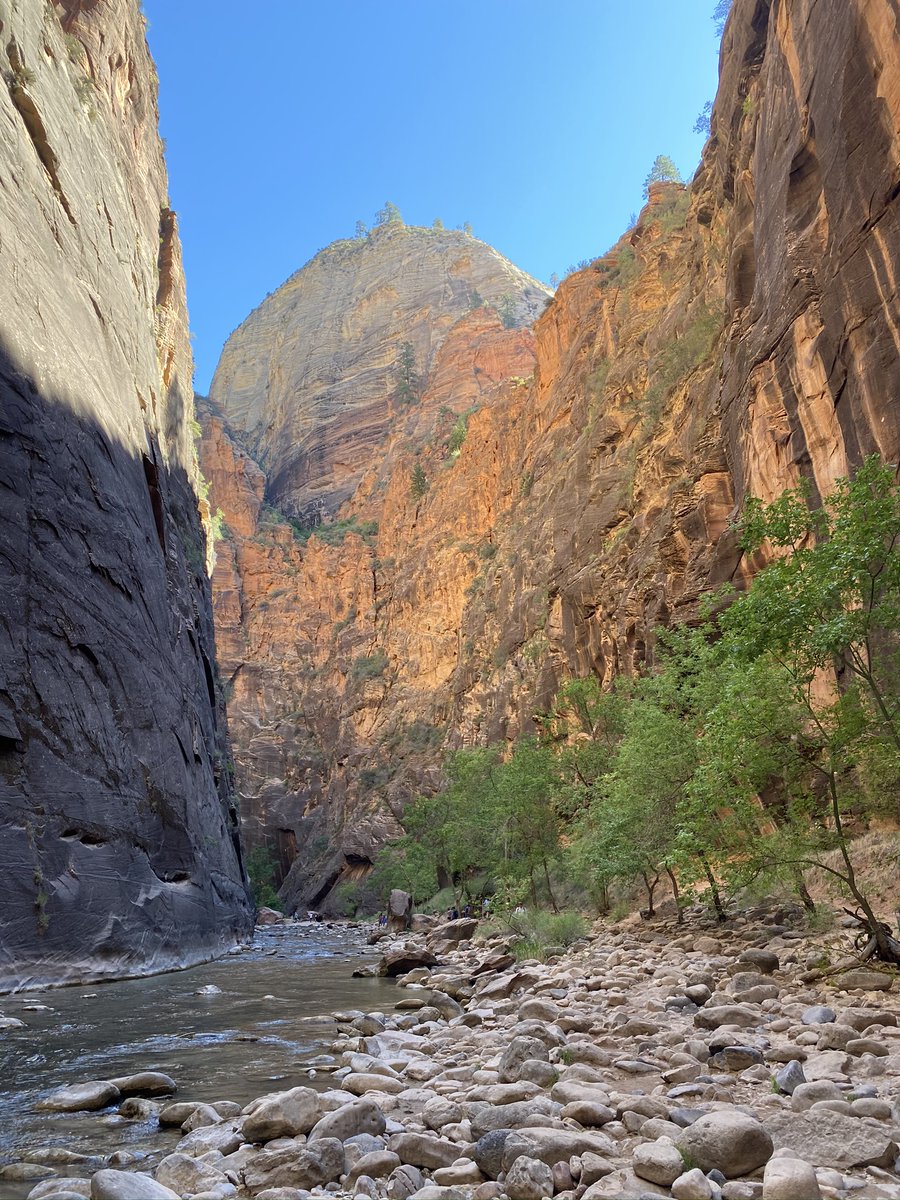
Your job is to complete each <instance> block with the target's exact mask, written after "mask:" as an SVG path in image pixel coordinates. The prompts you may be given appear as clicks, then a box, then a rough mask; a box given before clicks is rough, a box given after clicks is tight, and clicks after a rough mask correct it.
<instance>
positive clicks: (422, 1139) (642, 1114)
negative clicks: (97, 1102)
mask: <svg viewBox="0 0 900 1200" xmlns="http://www.w3.org/2000/svg"><path fill="white" fill-rule="evenodd" d="M455 924H456V925H457V930H456V931H453V930H451V931H450V932H449V933H448V928H447V927H446V926H444V927H442V928H438V929H436V930H434V931H432V932H431V933H429V934H427V935H424V934H423V935H416V936H411V937H407V938H401V939H394V941H393V943H392V954H391V955H389V956H388V958H389V959H391V960H392V961H394V962H397V963H399V962H400V961H401V960H400V958H399V957H398V956H397V955H396V953H395V952H396V951H397V950H399V948H400V946H401V944H403V945H405V946H406V947H407V961H408V962H413V961H415V959H416V956H419V958H420V959H421V961H422V964H423V965H420V966H417V967H415V968H414V969H412V970H411V971H408V972H407V973H406V974H405V975H404V976H401V977H400V978H399V979H398V983H399V985H400V986H399V989H398V990H397V992H396V993H395V999H396V1001H397V1004H396V1010H395V1011H394V1012H393V1013H389V1012H386V1011H385V1010H384V1008H383V1007H382V1008H381V1009H372V1010H369V1011H363V1010H362V1009H358V1010H356V1011H346V1010H345V1011H343V1012H337V1013H336V1014H335V1024H336V1027H337V1029H338V1036H337V1038H336V1039H335V1040H334V1041H333V1043H332V1044H331V1055H332V1058H333V1062H332V1063H330V1064H329V1063H325V1062H323V1064H322V1066H321V1067H320V1068H319V1069H318V1074H317V1076H316V1078H315V1080H310V1079H309V1078H307V1077H306V1076H305V1075H304V1074H303V1073H302V1071H300V1070H296V1069H295V1070H293V1071H285V1072H284V1078H283V1080H282V1081H280V1083H279V1086H278V1087H277V1088H270V1089H268V1092H267V1094H265V1095H260V1096H258V1097H257V1098H256V1099H254V1100H253V1101H251V1102H250V1103H249V1104H238V1102H237V1099H236V1098H235V1097H234V1095H233V1093H232V1092H229V1091H228V1090H227V1089H223V1090H222V1092H221V1094H219V1095H218V1096H217V1097H215V1099H214V1102H213V1103H212V1104H210V1103H208V1102H207V1103H204V1104H200V1103H199V1099H200V1097H199V1096H197V1095H192V1094H190V1092H188V1091H186V1090H184V1089H181V1090H179V1093H178V1096H177V1100H178V1104H177V1106H176V1105H174V1104H173V1102H172V1101H171V1100H170V1098H168V1097H161V1098H156V1099H154V1098H149V1099H144V1100H143V1101H140V1102H139V1098H136V1099H133V1100H129V1099H128V1098H127V1097H125V1098H124V1100H123V1099H122V1098H120V1099H119V1100H118V1101H117V1107H118V1109H119V1111H120V1113H121V1110H122V1108H123V1107H124V1108H125V1111H126V1112H127V1111H137V1110H139V1111H140V1112H141V1119H142V1120H144V1121H146V1122H148V1123H155V1124H156V1127H157V1129H158V1130H159V1133H158V1137H159V1144H158V1147H157V1150H156V1152H155V1153H154V1154H153V1155H152V1156H151V1157H150V1158H147V1159H145V1160H144V1161H143V1162H142V1163H141V1162H138V1163H135V1162H122V1161H120V1160H116V1161H113V1160H114V1159H116V1156H115V1155H113V1156H112V1159H108V1160H107V1161H106V1162H105V1163H104V1168H105V1169H102V1170H100V1171H97V1169H96V1167H97V1164H96V1161H95V1162H91V1163H83V1164H79V1163H77V1162H72V1163H69V1164H62V1165H56V1164H55V1169H56V1170H57V1172H58V1174H59V1173H60V1172H63V1170H64V1173H65V1174H68V1172H69V1171H71V1176H72V1177H77V1182H76V1183H72V1184H69V1185H67V1186H69V1187H71V1188H73V1189H74V1194H76V1195H84V1196H86V1195H90V1196H93V1197H94V1198H95V1200H118V1198H121V1200H132V1197H134V1196H136V1195H137V1192H136V1191H135V1190H134V1189H135V1187H136V1186H137V1185H138V1183H139V1184H140V1187H141V1188H142V1189H144V1190H143V1192H142V1194H143V1195H146V1196H148V1197H151V1196H158V1197H160V1198H163V1197H172V1196H189V1195H195V1196H202V1197H203V1198H204V1200H214V1198H217V1200H226V1198H227V1197H229V1196H235V1197H245V1196H258V1197H260V1198H261V1200H304V1198H305V1197H306V1196H308V1195H309V1194H310V1193H311V1192H312V1191H313V1190H315V1191H317V1192H320V1191H322V1190H323V1189H324V1190H325V1191H328V1192H334V1193H337V1192H342V1193H343V1192H346V1193H350V1194H356V1195H364V1196H369V1197H382V1196H384V1197H390V1200H406V1197H410V1196H415V1197H417V1198H418V1200H493V1198H494V1197H499V1196H504V1195H505V1196H509V1197H510V1200H540V1197H543V1196H551V1195H555V1196H558V1197H560V1198H561V1200H606V1198H609V1200H612V1198H614V1197H635V1198H636V1197H649V1196H656V1197H669V1196H672V1197H676V1200H718V1198H719V1197H722V1200H807V1198H809V1200H815V1198H816V1197H821V1198H822V1200H839V1198H841V1197H845V1196H846V1197H849V1196H854V1197H859V1200H900V1176H898V1174H897V1157H898V1144H900V1027H898V1016H900V1008H898V997H897V994H896V993H897V989H898V987H900V985H898V984H897V982H896V980H895V978H894V976H893V975H892V974H891V973H890V972H887V971H873V970H871V969H870V968H869V967H866V968H863V969H862V970H861V971H858V972H855V973H854V972H853V971H846V972H843V973H839V974H836V975H831V976H826V977H824V978H816V977H814V976H815V975H816V974H817V972H818V971H819V970H820V969H821V967H822V966H823V963H822V954H823V949H822V946H821V944H820V942H819V941H818V940H817V939H815V938H813V937H811V936H810V935H807V934H805V933H803V932H802V931H801V930H799V929H795V928H792V927H791V926H790V924H789V922H788V921H782V919H781V916H780V914H777V913H775V914H772V915H769V916H768V917H760V916H756V917H754V918H753V919H751V918H748V917H738V918H735V919H734V920H732V921H730V922H729V923H728V924H727V925H725V926H724V927H723V926H706V925H703V924H694V925H693V926H691V927H689V928H685V927H678V926H675V925H671V926H664V925H656V926H653V925H642V924H638V923H632V924H631V925H630V926H629V927H625V928H615V927H613V928H600V929H599V930H597V931H596V933H595V936H593V937H591V938H589V939H585V940H584V941H583V943H581V944H579V945H577V946H575V947H573V948H572V950H571V951H570V952H569V953H567V954H565V955H562V956H559V957H557V958H555V959H552V960H550V961H549V962H547V963H539V962H536V961H532V962H526V963H516V962H515V961H514V960H513V959H512V956H510V955H508V954H506V953H504V947H503V945H502V944H501V943H500V942H495V943H493V944H491V943H488V944H485V945H476V944H474V943H472V942H469V941H461V942H459V943H456V948H455V949H449V948H448V946H452V945H454V944H455V943H454V936H455V934H456V933H460V934H461V933H462V932H463V930H462V929H460V928H459V927H460V926H464V925H467V924H468V925H471V923H466V922H458V923H455ZM469 932H471V930H469ZM437 947H440V953H439V954H436V953H434V949H435V948H437ZM430 957H434V958H439V959H440V961H439V962H436V963H435V964H434V965H431V966H430V967H429V965H427V964H428V962H429V958H430ZM372 982H376V981H372ZM178 1082H180V1081H178ZM182 1096H183V1097H184V1100H182ZM211 1098H212V1097H208V1098H207V1099H211ZM107 1104H109V1101H107ZM106 1112H107V1114H108V1115H109V1116H111V1115H112V1114H113V1113H114V1112H115V1107H107V1109H106ZM91 1119H96V1118H91V1117H90V1116H88V1115H80V1116H78V1117H75V1116H70V1117H68V1120H70V1121H73V1122H74V1121H76V1120H84V1121H87V1120H91ZM118 1120H120V1121H122V1122H126V1121H127V1120H128V1118H126V1117H122V1116H121V1115H119V1116H118ZM123 1128H124V1125H123ZM28 1157H30V1158H33V1156H28ZM24 1159H25V1156H23V1161H24ZM110 1167H112V1170H110ZM123 1167H124V1168H126V1169H125V1170H123V1169H122V1168H123ZM136 1167H137V1168H140V1169H142V1170H143V1171H144V1172H146V1176H145V1178H144V1179H142V1180H140V1181H138V1180H137V1179H136V1178H135V1177H134V1175H129V1170H134V1169H135V1168H136ZM45 1169H46V1168H45ZM151 1173H152V1175H153V1176H154V1178H153V1179H150V1177H149V1176H150V1174H151ZM60 1186H61V1184H60V1181H59V1179H55V1180H47V1182H46V1183H42V1184H39V1185H38V1188H36V1189H35V1190H34V1191H33V1192H32V1193H31V1195H32V1197H33V1200H39V1197H42V1196H49V1195H52V1194H54V1193H53V1188H54V1187H56V1188H57V1191H56V1193H55V1194H56V1195H57V1196H60V1195H61V1194H62V1193H61V1192H60V1191H59V1188H60ZM164 1189H168V1190H164ZM66 1200H70V1198H69V1197H67V1198H66Z"/></svg>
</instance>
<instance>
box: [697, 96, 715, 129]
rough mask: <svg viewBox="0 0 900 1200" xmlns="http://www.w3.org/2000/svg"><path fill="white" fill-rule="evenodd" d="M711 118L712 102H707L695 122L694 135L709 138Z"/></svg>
mask: <svg viewBox="0 0 900 1200" xmlns="http://www.w3.org/2000/svg"><path fill="white" fill-rule="evenodd" d="M711 118H712V100H707V102H706V103H705V104H704V105H703V107H702V108H701V110H700V112H699V114H698V116H697V120H696V121H695V122H694V133H701V134H703V136H704V137H709V134H710V120H711Z"/></svg>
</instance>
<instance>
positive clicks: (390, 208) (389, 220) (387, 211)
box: [375, 200, 403, 225]
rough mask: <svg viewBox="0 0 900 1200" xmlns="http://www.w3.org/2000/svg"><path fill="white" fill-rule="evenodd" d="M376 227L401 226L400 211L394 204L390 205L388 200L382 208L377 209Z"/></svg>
mask: <svg viewBox="0 0 900 1200" xmlns="http://www.w3.org/2000/svg"><path fill="white" fill-rule="evenodd" d="M375 224H376V225H402V224H403V218H402V217H401V215H400V209H399V208H398V207H397V205H396V204H391V202H390V200H385V202H384V208H379V210H378V212H377V213H376V214H375Z"/></svg>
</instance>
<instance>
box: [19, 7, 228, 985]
mask: <svg viewBox="0 0 900 1200" xmlns="http://www.w3.org/2000/svg"><path fill="white" fill-rule="evenodd" d="M0 45H2V51H0V60H2V62H0V66H2V77H3V82H2V85H0V127H2V136H0V145H2V147H3V149H2V160H0V182H2V186H0V435H2V436H0V488H2V493H3V499H2V518H0V574H2V582H0V645H2V655H0V824H2V828H3V837H2V839H0V874H2V878H3V898H2V900H0V929H2V932H0V988H8V987H16V986H27V985H29V984H38V983H48V982H49V983H55V982H62V981H66V980H73V979H86V978H99V977H103V976H120V975H125V974H141V973H146V972H151V971H156V970H163V969H168V968H171V967H173V966H178V965H181V964H184V963H187V962H193V961H198V960H201V959H205V958H208V957H210V956H211V955H213V954H216V953H220V952H221V951H222V950H223V949H225V948H226V947H227V946H229V945H232V944H234V943H235V942H236V941H237V940H239V939H240V938H242V937H243V936H244V935H245V934H246V932H247V930H248V928H249V924H250V906H249V902H248V898H247V894H246V890H245V884H244V878H243V872H242V868H241V865H240V854H239V849H238V845H237V822H236V812H235V806H234V803H233V800H232V788H231V782H230V777H229V776H230V772H229V770H228V755H227V742H226V737H225V725H224V708H223V706H222V704H221V703H220V701H219V699H218V697H217V694H216V667H215V647H214V638H213V626H212V615H211V604H210V591H209V582H208V578H207V575H206V569H205V560H206V540H205V536H204V531H203V527H202V525H201V518H200V513H199V511H198V499H197V495H196V492H195V484H196V478H197V477H196V468H195V464H194V451H193V435H194V430H193V429H192V420H193V397H192V392H191V353H190V345H189V341H188V334H187V316H186V310H185V300H184V280H183V275H182V267H181V252H180V247H179V242H178V234H177V228H176V221H175V215H174V213H172V212H171V210H170V209H169V207H168V202H167V198H166V197H167V184H166V173H165V166H164V163H163V158H162V150H161V145H160V142H159V137H158V134H157V108H156V75H155V71H154V68H153V64H152V62H151V59H150V56H149V52H148V50H147V46H146V42H145V38H144V27H143V18H142V16H141V15H140V13H139V11H138V4H137V3H136V2H133V0H105V2H104V3H103V4H81V3H77V2H76V0H67V2H65V3H57V4H55V5H54V4H49V3H48V4H43V3H28V4H18V5H12V4H9V3H5V2H0Z"/></svg>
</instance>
